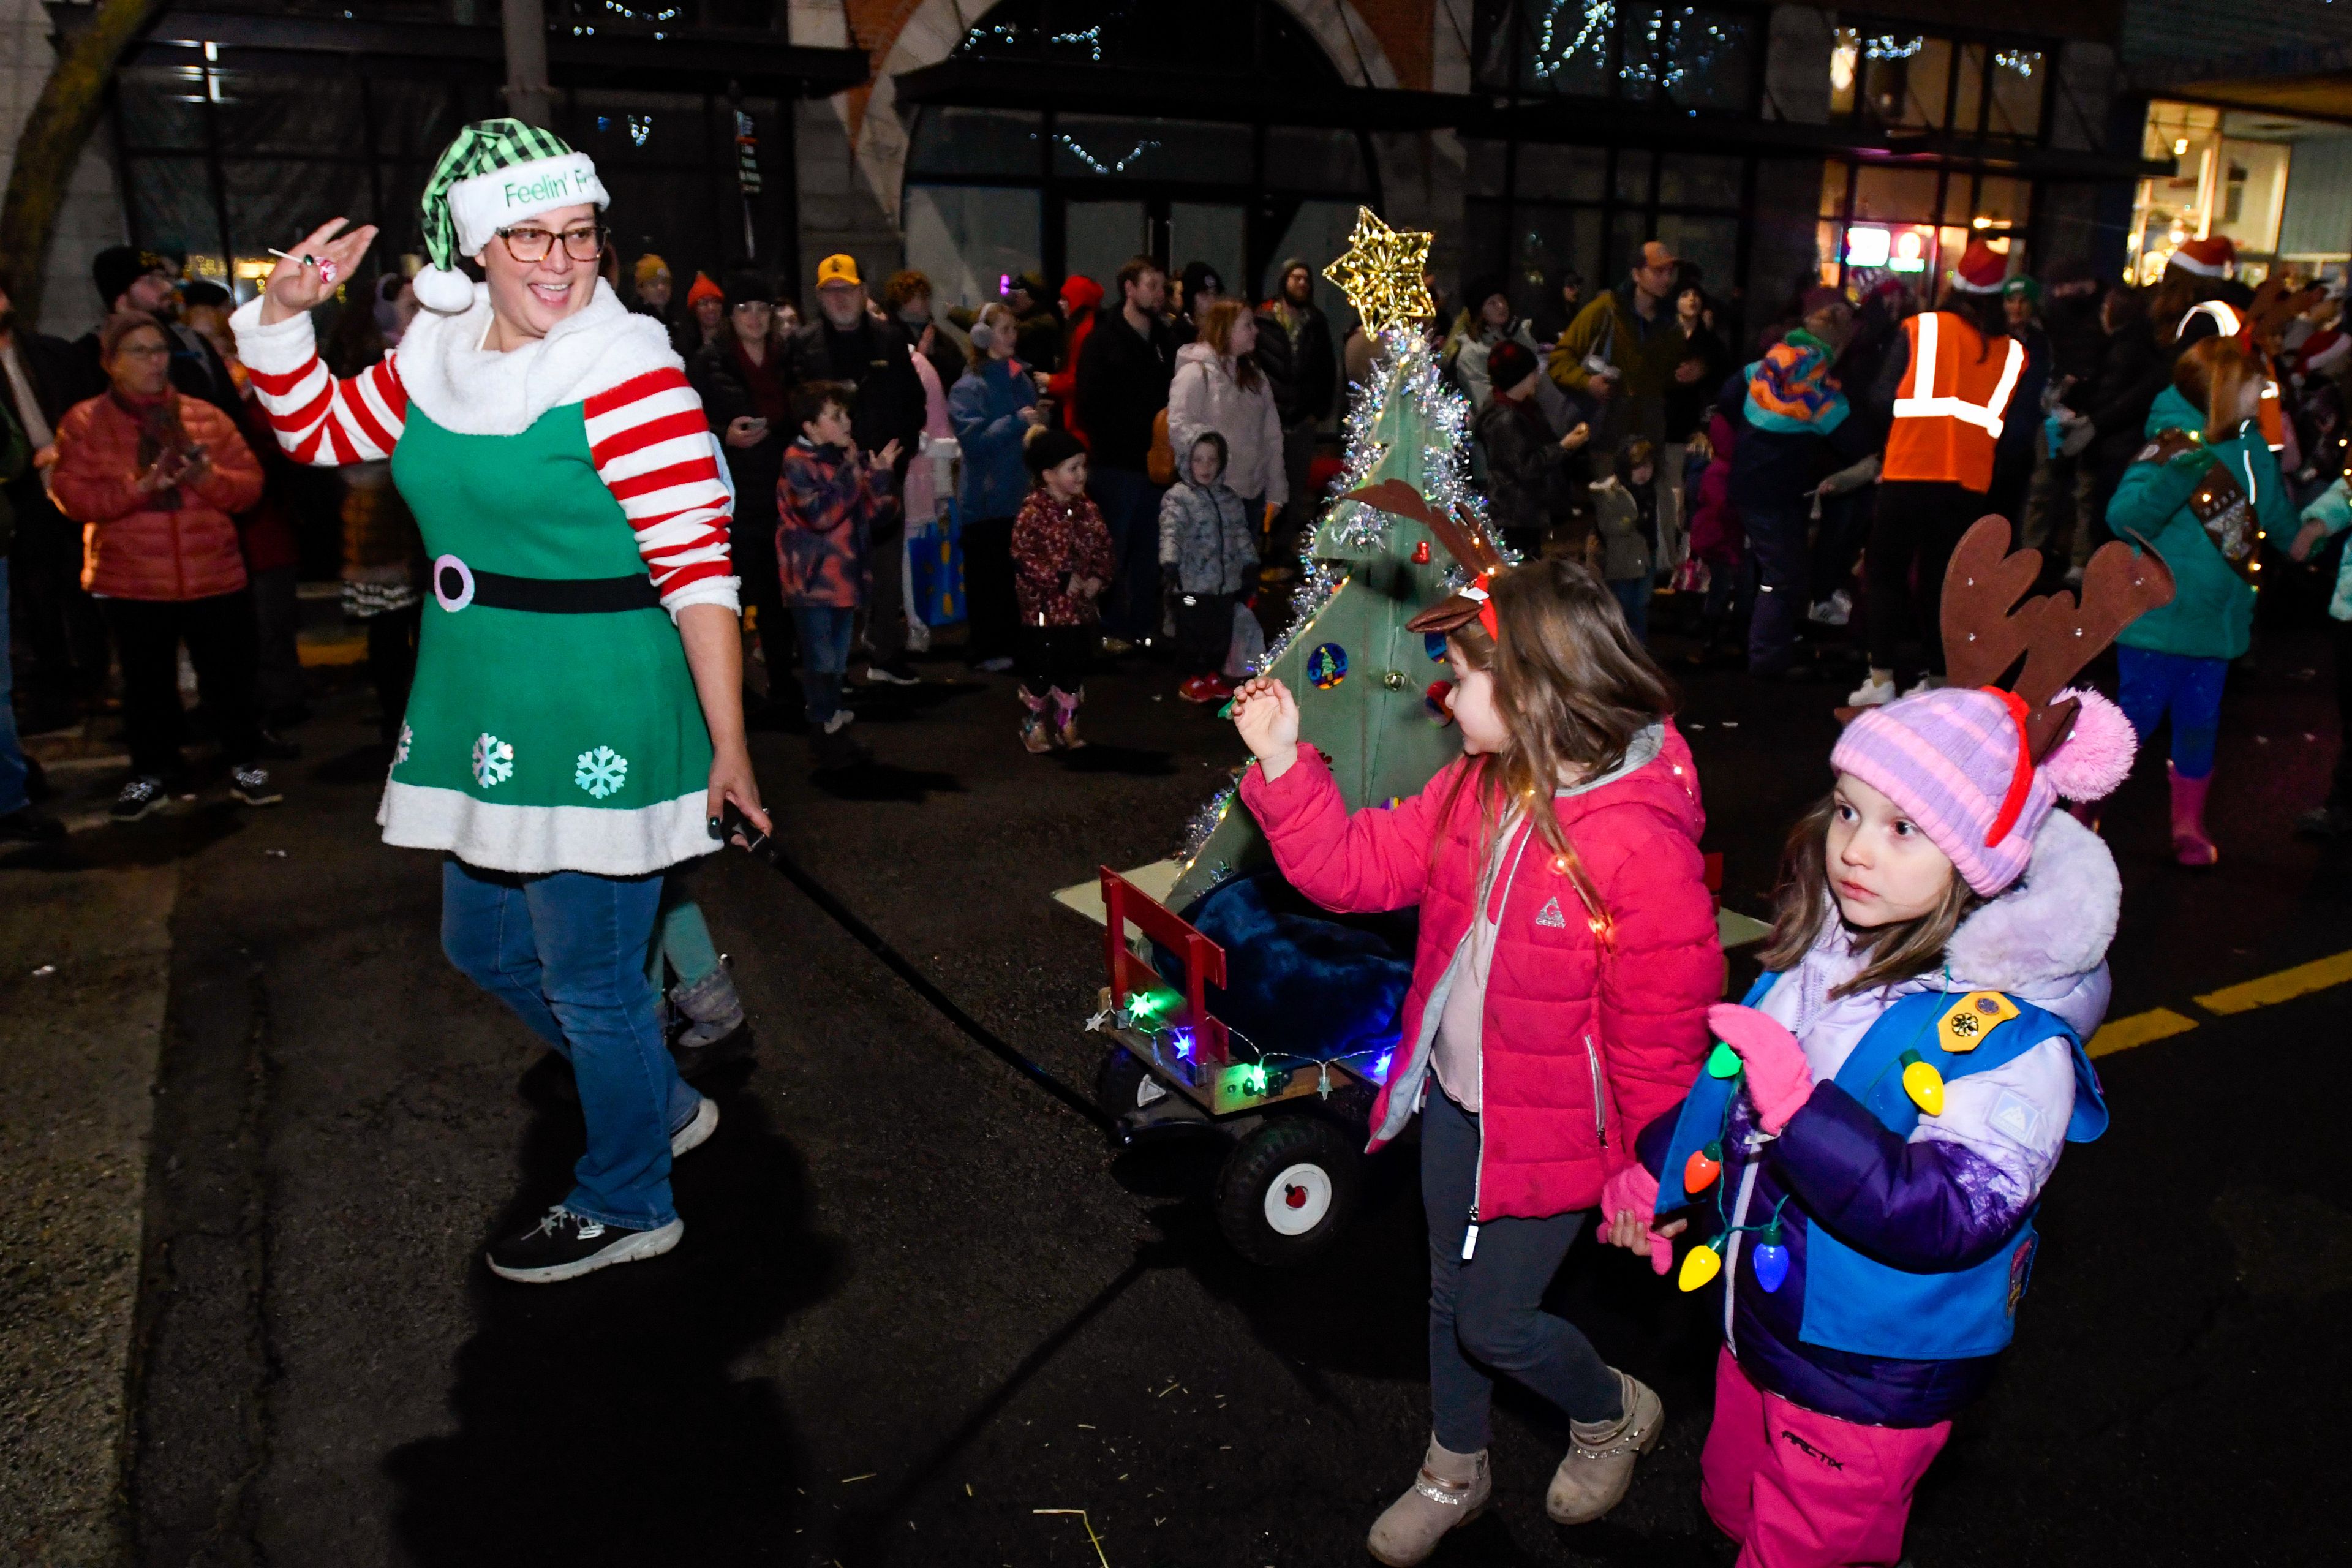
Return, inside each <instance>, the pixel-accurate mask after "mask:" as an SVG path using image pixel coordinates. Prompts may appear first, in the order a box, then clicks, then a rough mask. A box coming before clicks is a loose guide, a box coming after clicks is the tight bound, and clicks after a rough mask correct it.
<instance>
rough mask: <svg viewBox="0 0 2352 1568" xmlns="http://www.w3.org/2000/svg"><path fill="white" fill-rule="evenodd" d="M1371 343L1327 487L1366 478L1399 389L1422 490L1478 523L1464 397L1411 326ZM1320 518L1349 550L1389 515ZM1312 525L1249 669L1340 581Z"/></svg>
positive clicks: (1375, 535)
mask: <svg viewBox="0 0 2352 1568" xmlns="http://www.w3.org/2000/svg"><path fill="white" fill-rule="evenodd" d="M1374 342H1375V346H1374V348H1373V351H1372V368H1371V374H1370V377H1369V378H1368V379H1367V381H1366V382H1365V384H1364V385H1363V386H1362V387H1361V388H1360V391H1359V393H1358V395H1357V397H1356V402H1355V406H1354V407H1352V408H1351V409H1349V413H1348V436H1347V445H1346V454H1345V459H1346V465H1347V466H1346V467H1345V468H1343V469H1342V470H1341V472H1340V475H1339V479H1338V481H1337V482H1336V483H1335V484H1334V485H1333V486H1332V493H1334V494H1337V495H1345V494H1347V493H1348V492H1349V490H1353V489H1360V488H1362V487H1363V486H1365V485H1367V484H1370V483H1371V482H1372V476H1373V474H1374V472H1375V471H1376V470H1377V469H1378V468H1379V467H1380V463H1381V458H1385V457H1386V456H1387V455H1388V449H1387V448H1386V447H1383V446H1382V445H1381V443H1380V442H1379V441H1378V440H1377V439H1376V438H1375V437H1374V432H1375V431H1377V430H1378V429H1379V428H1380V423H1381V416H1382V415H1383V414H1384V413H1386V412H1387V410H1388V407H1389V400H1390V399H1391V397H1396V396H1402V397H1405V398H1407V399H1409V400H1410V401H1411V404H1412V407H1413V408H1414V409H1415V410H1417V411H1418V412H1419V413H1420V415H1421V419H1422V485H1421V489H1422V493H1423V495H1425V496H1427V497H1428V498H1429V502H1430V504H1431V505H1432V506H1433V507H1435V508H1436V509H1437V510H1440V511H1442V512H1448V513H1452V512H1461V513H1465V514H1467V515H1468V516H1470V517H1472V518H1474V519H1475V520H1476V521H1477V523H1478V526H1479V527H1481V528H1486V497H1484V496H1482V495H1480V494H1479V493H1478V492H1477V491H1476V490H1475V489H1471V487H1470V464H1469V456H1468V454H1469V451H1470V439H1471V431H1470V422H1471V415H1472V410H1471V407H1470V400H1469V399H1468V398H1466V397H1465V396H1463V395H1461V394H1460V393H1459V392H1456V391H1455V390H1454V388H1453V387H1451V386H1449V385H1447V384H1446V381H1445V374H1444V371H1443V370H1441V369H1440V368H1439V366H1438V363H1437V357H1436V355H1434V354H1433V353H1431V352H1430V348H1429V342H1428V340H1427V339H1425V338H1423V336H1422V335H1421V333H1419V332H1418V331H1413V330H1412V329H1411V328H1408V327H1391V328H1390V329H1389V330H1388V331H1384V332H1382V333H1381V334H1380V336H1379V337H1378V338H1377V339H1376V340H1374ZM1327 521H1328V523H1329V526H1330V529H1331V534H1332V537H1333V539H1334V540H1336V541H1337V542H1339V544H1340V545H1341V546H1343V547H1345V548H1346V549H1348V550H1349V551H1351V552H1363V551H1370V550H1378V549H1381V548H1383V547H1385V546H1386V544H1387V543H1388V534H1389V514H1388V513H1386V512H1384V511H1381V510H1376V509H1374V508H1372V507H1368V506H1365V505H1363V504H1362V503H1361V502H1360V501H1341V502H1339V504H1338V506H1337V507H1336V508H1335V509H1334V510H1333V511H1332V513H1331V515H1330V517H1329V518H1328V520H1327ZM1318 532H1319V530H1315V529H1310V530H1308V531H1307V537H1306V538H1305V540H1303V541H1302V542H1301V543H1300V547H1299V557H1298V568H1299V570H1298V586H1297V589H1296V590H1295V591H1294V592H1293V593H1292V595H1291V600H1290V605H1291V616H1290V625H1289V626H1288V627H1287V628H1286V629H1285V630H1284V632H1283V633H1282V635H1281V636H1279V637H1276V638H1274V639H1273V640H1272V641H1270V642H1269V643H1267V644H1266V649H1265V656H1264V657H1263V658H1260V659H1259V660H1258V661H1257V663H1256V664H1255V665H1254V666H1253V667H1252V672H1253V673H1259V672H1263V671H1265V670H1268V669H1272V668H1274V666H1275V664H1276V661H1277V660H1279V659H1280V658H1282V656H1283V655H1284V654H1286V653H1287V652H1288V651H1289V650H1290V648H1291V647H1292V645H1293V644H1295V643H1297V640H1298V639H1299V637H1301V636H1303V635H1304V634H1305V633H1306V630H1307V626H1310V625H1311V624H1313V622H1314V619H1315V617H1316V616H1317V615H1318V614H1319V613H1321V611H1322V608H1323V606H1324V605H1327V604H1328V603H1330V601H1331V596H1332V595H1334V594H1337V593H1338V592H1339V589H1340V587H1341V586H1342V585H1343V584H1346V582H1347V581H1348V574H1347V571H1346V569H1345V564H1344V563H1341V562H1337V561H1327V560H1323V559H1320V558H1318V556H1317V555H1316V553H1315V544H1316V538H1317V535H1318ZM1490 532H1491V530H1490ZM1510 558H1511V557H1509V556H1506V559H1510ZM1187 858H1190V856H1188V857H1187Z"/></svg>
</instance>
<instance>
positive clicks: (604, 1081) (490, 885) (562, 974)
mask: <svg viewBox="0 0 2352 1568" xmlns="http://www.w3.org/2000/svg"><path fill="white" fill-rule="evenodd" d="M662 880H663V879H662V876H661V874H660V873H659V872H656V873H654V874H653V875H651V876H647V877H598V876H593V875H591V874H590V873H588V872H586V871H554V872H550V873H548V874H547V875H545V876H538V877H518V876H513V875H510V874H509V873H507V872H504V871H486V870H484V869H482V868H480V867H478V866H468V865H467V864H466V863H465V862H464V861H462V860H458V859H456V858H451V859H449V860H446V861H445V862H443V865H442V870H441V948H442V951H443V952H446V953H447V954H448V955H449V962H450V963H454V964H456V965H457V967H458V968H459V969H460V970H462V971H464V972H465V973H466V974H467V976H468V977H470V978H471V979H472V980H473V982H474V984H477V985H479V986H480V987H481V988H482V989H483V990H485V991H487V992H488V993H489V994H491V995H493V996H496V997H497V998H498V999H499V1001H501V1002H503V1003H505V1004H506V1005H508V1006H509V1007H511V1008H513V1009H514V1011H515V1016H518V1017H520V1019H521V1020H522V1021H523V1022H524V1023H525V1024H527V1025H529V1026H530V1029H531V1032H532V1033H534V1034H536V1035H537V1036H539V1037H540V1038H541V1039H542V1040H545V1041H546V1042H547V1043H548V1045H549V1046H551V1047H553V1048H554V1049H555V1050H556V1052H557V1053H558V1054H560V1055H561V1056H562V1057H563V1058H564V1059H565V1060H567V1061H569V1062H570V1063H571V1064H572V1072H573V1074H574V1076H575V1077H576V1079H578V1082H579V1085H580V1113H581V1117H582V1119H583V1121H586V1122H587V1124H588V1150H587V1152H585V1153H583V1154H582V1155H581V1156H580V1163H578V1164H576V1165H574V1166H573V1167H572V1178H573V1180H574V1181H575V1183H576V1185H575V1186H573V1188H572V1194H571V1195H570V1196H569V1197H567V1198H565V1199H564V1200H563V1203H564V1206H565V1207H566V1208H569V1209H570V1210H572V1213H574V1214H577V1215H585V1216H586V1217H588V1218H590V1219H594V1220H602V1221H604V1223H605V1224H607V1225H618V1226H627V1227H628V1228H630V1229H632V1230H648V1229H651V1228H653V1227H655V1226H664V1225H667V1224H668V1223H669V1222H670V1221H671V1220H673V1219H676V1218H677V1209H676V1208H675V1207H673V1206H672V1205H671V1203H670V1194H669V1135H670V1132H671V1131H672V1130H673V1129H675V1128H677V1127H680V1126H683V1125H684V1124H685V1123H686V1121H687V1120H688V1118H690V1117H691V1116H693V1114H694V1110H695V1107H696V1105H697V1104H698V1103H699V1100H700V1097H699V1096H698V1095H697V1094H696V1093H695V1091H694V1090H692V1089H688V1088H687V1086H686V1085H685V1083H684V1082H682V1081H681V1080H680V1079H679V1078H678V1076H677V1066H676V1064H674V1063H673V1062H672V1061H671V1060H670V1057H669V1048H668V1047H667V1045H666V1044H665V1043H664V1041H663V1039H662V1033H661V1025H660V1023H659V1021H658V1020H657V1019H656V1016H655V1013H654V988H653V984H652V983H651V982H649V981H648V980H647V979H646V950H647V949H648V948H649V947H650V946H651V945H652V942H653V934H654V916H655V913H656V910H657V909H658V907H659V905H660V903H661V894H662Z"/></svg>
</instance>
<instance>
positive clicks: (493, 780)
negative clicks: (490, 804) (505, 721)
mask: <svg viewBox="0 0 2352 1568" xmlns="http://www.w3.org/2000/svg"><path fill="white" fill-rule="evenodd" d="M512 777H514V748H513V747H512V746H510V745H509V744H507V742H504V741H501V740H499V738H498V737H497V736H496V735H493V734H491V733H490V732H489V731H487V730H485V731H483V732H482V733H481V734H479V735H478V736H476V737H475V739H474V782H475V783H477V784H480V785H481V786H482V787H483V788H484V789H488V788H489V787H490V786H491V785H492V784H504V783H506V782H507V780H509V779H510V778H512Z"/></svg>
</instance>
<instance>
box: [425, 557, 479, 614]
mask: <svg viewBox="0 0 2352 1568" xmlns="http://www.w3.org/2000/svg"><path fill="white" fill-rule="evenodd" d="M452 576H454V577H455V578H456V579H457V587H456V588H455V589H454V590H453V589H451V588H450V587H449V586H448V585H447V584H448V580H449V579H450V578H451V577H452ZM433 596H434V597H435V598H436V599H437V600H439V601H440V602H441V607H442V608H443V609H445V610H446V611H448V612H449V613H450V614H451V615H453V616H454V615H456V614H457V612H458V611H459V610H462V609H464V608H465V607H466V606H467V605H470V604H472V603H473V602H474V570H473V568H472V567H470V566H468V565H467V564H466V563H464V562H463V561H460V560H458V559H457V557H456V556H454V555H444V556H442V557H441V558H440V559H439V560H437V561H436V562H434V563H433Z"/></svg>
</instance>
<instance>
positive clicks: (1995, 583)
mask: <svg viewBox="0 0 2352 1568" xmlns="http://www.w3.org/2000/svg"><path fill="white" fill-rule="evenodd" d="M2041 573H2042V552H2040V551H2038V550H2021V551H2018V552H2015V553H2013V554H2012V553H2011V552H2010V549H2009V523H2008V521H2007V520H2006V519H2003V518H2000V517H1983V518H1979V519H1978V520H1977V522H1976V525H1975V526H1974V527H1972V528H1970V529H1969V531H1968V532H1967V533H1965V534H1963V535H1962V536H1961V538H1960V542H1959V545H1958V548H1957V549H1955V550H1954V551H1953V552H1952V560H1951V564H1950V566H1948V568H1947V569H1946V571H1945V574H1944V603H1943V633H1944V668H1945V673H1946V679H1948V682H1949V683H1950V684H1951V685H1952V686H1955V687H1961V688H1966V687H1971V686H1973V687H1978V688H1980V689H1984V690H1987V691H1990V692H1991V693H1992V694H1993V695H1995V696H1997V697H1999V698H2000V699H2001V700H2002V701H2003V702H2004V703H2005V704H2007V706H2008V708H2009V710H2010V716H2011V718H2012V719H2014V720H2015V721H2017V730H2018V749H2017V766H2016V769H2015V771H2014V773H2012V775H2011V780H2010V786H2009V793H2008V795H2007V797H2006V798H2005V799H2004V800H2003V801H2002V802H2001V808H2000V815H1999V816H1996V817H1995V818H1994V819H1993V825H1992V829H1991V832H1990V836H1989V837H1988V838H1987V840H1986V842H1987V844H1988V845H1994V844H1998V843H2000V840H2001V839H2002V838H2003V837H2006V836H2007V835H2008V833H2009V830H2010V828H2011V826H2015V824H2016V821H2017V818H2018V814H2019V813H2020V812H2021V810H2022V809H2023V807H2024V804H2025V797H2026V793H2027V791H2028V790H2030V789H2031V788H2032V784H2033V770H2034V769H2035V768H2036V767H2037V766H2039V765H2040V764H2041V763H2042V760H2043V759H2044V758H2047V757H2049V756H2050V754H2051V753H2052V752H2054V751H2056V750H2057V749H2058V747H2059V746H2060V745H2061V744H2062V743H2063V742H2064V741H2065V739H2066V736H2067V733H2068V731H2071V730H2072V729H2073V728H2074V720H2075V717H2076V715H2077V714H2079V713H2080V712H2082V710H2083V705H2084V700H2085V699H2086V698H2088V697H2091V696H2092V694H2090V693H2085V692H2079V691H2074V690H2070V689H2067V686H2066V683H2067V681H2069V680H2070V679H2073V678H2074V676H2075V675H2077V674H2079V673H2080V672H2081V671H2082V669H2083V668H2084V666H2086V665H2088V664H2089V663H2090V662H2091V660H2093V659H2094V658H2097V657H2098V656H2099V655H2100V653H2102V652H2103V651H2105V648H2106V647H2107V645H2108V644H2109V643H2112V642H2114V641H2115V640H2116V634H2117V633H2118V632H2120V631H2122V630H2123V629H2124V627H2126V626H2129V625H2130V624H2131V623H2132V622H2133V621H2135V620H2137V619H2138V618H2139V617H2140V616H2144V615H2146V614H2147V612H2148V611H2150V610H2153V609H2156V608H2157V607H2158V606H2159V605H2168V604H2170V603H2171V602H2172V594H2173V582H2172V571H2171V568H2169V567H2168V566H2167V565H2166V564H2165V563H2164V557H2162V556H2161V555H2158V553H2157V552H2155V551H2154V550H2150V549H2142V550H2140V551H2138V552H2135V551H2134V550H2133V549H2132V547H2131V546H2130V545H2128V544H2126V543H2124V542H2122V541H2121V540H2116V541H2113V542H2109V543H2106V544H2104V545H2102V546H2100V548H2099V549H2098V551H2097V552H2095V554H2093V555H2092V557H2091V559H2090V563H2089V564H2088V565H2086V566H2084V569H2083V598H2082V603H2081V605H2079V606H2078V605H2076V603H2075V600H2074V595H2072V594H2068V593H2065V592H2063V591H2061V592H2059V593H2055V594H2047V595H2041V596H2039V597H2036V598H2032V599H2028V600H2026V601H2025V602H2024V603H2023V604H2021V605H2019V604H2017V596H2018V595H2020V594H2022V593H2024V592H2025V591H2026V590H2027V589H2028V588H2031V587H2032V585H2033V584H2034V581H2035V579H2036V578H2038V577H2039V576H2040V575H2041ZM2011 605H2016V608H2015V609H2014V610H2012V609H2011V607H2010V606H2011ZM2020 657H2022V658H2023V659H2024V663H2023V665H2022V666H2021V667H2020V668H2019V669H2018V672H2017V679H2016V680H2015V681H2014V682H2012V683H2011V687H2010V688H2009V689H2006V690H2004V689H2001V688H2000V686H1999V685H1997V684H1996V682H1998V681H1999V680H2000V678H2001V677H2002V676H2003V675H2004V674H2006V673H2007V672H2008V671H2009V668H2010V667H2011V665H2015V664H2017V662H2018V659H2019V658H2020ZM2095 700H2099V701H2101V702H2104V701H2105V699H2095ZM2070 754H2071V753H2070ZM2062 771H2063V770H2062ZM2100 782H2101V781H2098V780H2094V779H2091V778H2088V777H2085V778H2082V779H2079V780H2078V779H2075V778H2073V777H2063V778H2053V780H2052V783H2053V787H2055V788H2056V790H2057V792H2058V793H2059V794H2061V795H2065V796H2067V797H2068V798H2070V799H2095V798H2098V796H2100V795H2105V793H2107V790H2110V789H2112V788H2113V787H2114V784H2113V783H2107V784H2105V787H2104V788H2101V787H2098V786H2099V784H2100ZM2116 782H2120V780H2117V781H2116ZM2070 785H2071V786H2072V787H2070Z"/></svg>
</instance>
